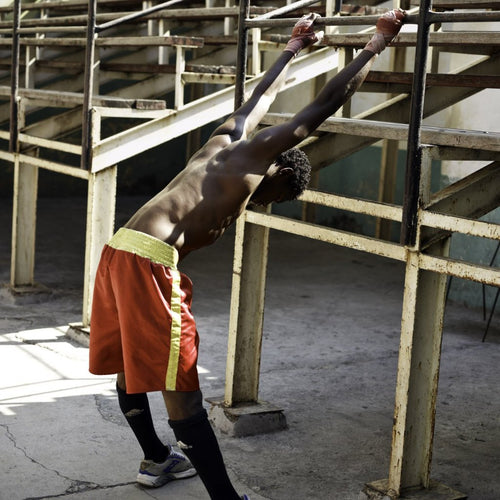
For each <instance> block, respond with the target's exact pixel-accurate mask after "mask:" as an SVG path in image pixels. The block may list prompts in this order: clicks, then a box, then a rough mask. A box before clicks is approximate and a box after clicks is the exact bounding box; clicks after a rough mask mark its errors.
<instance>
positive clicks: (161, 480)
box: [137, 468, 196, 488]
mask: <svg viewBox="0 0 500 500" xmlns="http://www.w3.org/2000/svg"><path fill="white" fill-rule="evenodd" d="M195 475H196V469H194V468H193V469H188V470H185V471H182V472H171V473H170V474H166V475H164V476H150V475H149V474H141V473H140V472H139V474H137V482H138V483H139V484H142V485H143V486H149V487H150V488H159V487H160V486H163V485H164V484H167V483H169V482H170V481H174V480H176V479H186V478H188V477H193V476H195Z"/></svg>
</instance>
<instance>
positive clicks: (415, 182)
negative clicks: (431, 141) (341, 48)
mask: <svg viewBox="0 0 500 500" xmlns="http://www.w3.org/2000/svg"><path fill="white" fill-rule="evenodd" d="M431 7H432V0H422V1H421V2H420V12H419V22H418V35H417V46H416V53H415V69H414V72H413V90H412V99H411V107H410V122H409V129H408V145H407V154H406V176H405V192H404V203H403V221H402V225H401V243H402V244H403V245H407V246H411V247H413V246H414V245H415V241H416V236H417V211H418V195H419V186H420V171H421V168H422V147H421V143H420V132H421V127H422V118H423V108H424V94H425V78H426V66H427V53H428V47H429V31H430V23H429V18H428V16H429V11H430V9H431Z"/></svg>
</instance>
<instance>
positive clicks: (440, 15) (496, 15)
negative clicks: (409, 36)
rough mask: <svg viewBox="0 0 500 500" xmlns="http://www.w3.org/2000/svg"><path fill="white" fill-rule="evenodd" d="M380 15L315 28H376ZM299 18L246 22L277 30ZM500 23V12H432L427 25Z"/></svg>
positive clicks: (327, 21)
mask: <svg viewBox="0 0 500 500" xmlns="http://www.w3.org/2000/svg"><path fill="white" fill-rule="evenodd" d="M387 10H389V9H387ZM379 18H380V15H379V14H377V15H373V14H370V15H366V16H338V17H319V18H318V19H316V20H315V21H314V25H315V26H371V25H373V26H375V24H376V23H377V21H378V19H379ZM297 21H298V18H281V19H267V18H264V17H263V16H262V17H260V16H259V17H255V18H253V19H246V20H245V27H247V28H277V27H289V26H293V25H294V24H295V23H296V22H297ZM491 21H500V12H499V11H492V12H430V13H429V16H428V19H427V23H428V24H434V23H444V22H448V23H453V22H455V23H458V22H460V23H472V22H491ZM404 24H418V14H407V15H406V17H405V20H404Z"/></svg>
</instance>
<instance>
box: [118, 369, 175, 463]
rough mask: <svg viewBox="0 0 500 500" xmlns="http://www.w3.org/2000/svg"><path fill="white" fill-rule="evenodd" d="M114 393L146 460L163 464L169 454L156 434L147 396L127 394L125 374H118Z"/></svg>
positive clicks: (143, 394)
mask: <svg viewBox="0 0 500 500" xmlns="http://www.w3.org/2000/svg"><path fill="white" fill-rule="evenodd" d="M116 391H117V393H118V403H119V405H120V409H121V411H122V413H123V415H124V416H125V418H126V419H127V422H128V424H129V425H130V428H131V429H132V431H133V432H134V434H135V437H136V438H137V441H139V445H140V446H141V448H142V451H143V452H144V458H145V459H146V460H153V461H154V462H157V463H160V462H164V461H165V459H166V458H167V456H168V454H169V451H170V450H169V448H168V447H166V446H165V445H164V444H163V443H162V442H161V440H160V438H159V437H158V435H157V434H156V431H155V428H154V424H153V419H152V417H151V410H150V408H149V401H148V396H147V394H146V393H145V392H144V393H141V394H127V392H126V383H125V374H123V373H119V374H118V376H117V378H116Z"/></svg>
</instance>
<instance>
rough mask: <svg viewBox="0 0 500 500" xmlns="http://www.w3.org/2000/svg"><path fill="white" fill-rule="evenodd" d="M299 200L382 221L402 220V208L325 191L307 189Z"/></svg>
mask: <svg viewBox="0 0 500 500" xmlns="http://www.w3.org/2000/svg"><path fill="white" fill-rule="evenodd" d="M299 200H300V201H304V202H306V203H315V204H317V205H323V206H325V207H330V208H337V209H339V210H347V211H349V212H355V213H358V214H365V215H371V216H373V217H381V218H382V219H389V220H393V221H396V222H401V219H402V208H401V207H400V206H397V205H389V204H387V203H377V202H374V201H368V200H361V199H358V198H351V197H348V196H340V195H337V194H332V193H325V192H323V191H313V190H310V189H307V190H306V191H304V193H302V195H301V196H300V197H299Z"/></svg>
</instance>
